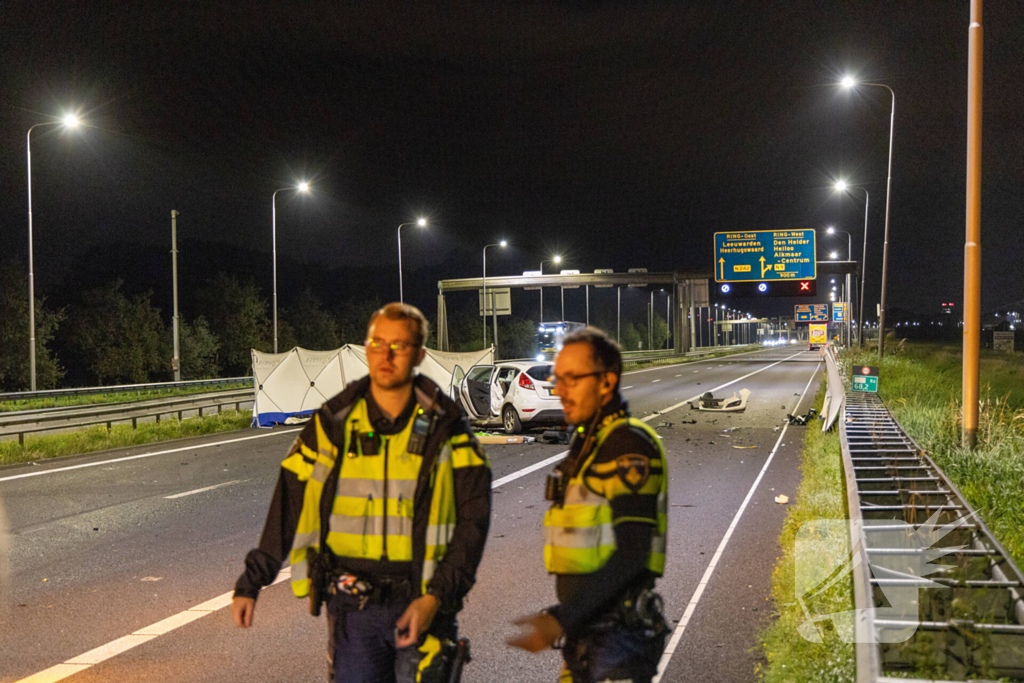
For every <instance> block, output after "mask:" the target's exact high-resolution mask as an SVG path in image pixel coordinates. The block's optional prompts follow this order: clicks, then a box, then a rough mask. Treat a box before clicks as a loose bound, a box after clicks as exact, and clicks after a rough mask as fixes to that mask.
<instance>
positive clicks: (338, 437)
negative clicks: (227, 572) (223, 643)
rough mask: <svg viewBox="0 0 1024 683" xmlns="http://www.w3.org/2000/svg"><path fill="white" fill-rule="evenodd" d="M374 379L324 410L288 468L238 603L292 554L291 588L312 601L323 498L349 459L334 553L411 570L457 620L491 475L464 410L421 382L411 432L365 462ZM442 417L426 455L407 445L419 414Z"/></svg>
mask: <svg viewBox="0 0 1024 683" xmlns="http://www.w3.org/2000/svg"><path fill="white" fill-rule="evenodd" d="M368 391H369V379H368V378H364V379H363V380H361V381H359V382H356V383H354V384H352V385H350V386H349V387H348V388H346V389H345V391H343V392H342V393H340V394H339V395H338V396H335V397H334V398H333V399H331V400H330V401H328V402H327V403H325V404H324V405H323V406H322V407H321V408H320V410H318V411H317V412H316V413H315V414H314V416H313V419H312V420H310V422H309V423H308V424H307V425H306V428H305V429H304V430H303V431H302V433H301V434H300V436H299V438H298V439H296V441H295V443H294V445H293V446H292V449H291V451H290V452H289V454H288V457H287V458H285V460H284V462H283V463H281V472H280V476H279V478H278V486H277V491H276V492H275V494H274V498H273V500H272V502H271V508H270V512H269V513H268V515H267V522H266V526H265V527H264V530H263V535H262V537H261V539H260V545H259V547H258V548H257V549H255V550H253V551H252V552H250V553H249V555H248V556H247V557H246V572H245V573H244V574H243V575H242V576H241V577H240V578H239V580H238V583H237V584H236V586H235V594H236V595H247V596H249V597H256V595H257V594H258V592H259V588H260V587H262V586H265V585H268V584H269V583H271V582H272V581H273V580H274V578H275V576H276V574H277V572H278V570H279V569H280V566H281V564H282V562H283V560H284V558H285V555H286V554H288V555H289V557H290V560H291V563H292V577H291V578H292V590H293V591H294V592H295V595H296V596H298V597H304V596H306V595H308V593H309V578H308V575H307V554H308V551H309V549H310V548H316V549H318V550H319V547H318V546H319V543H320V509H321V506H320V503H321V501H320V497H321V492H322V490H323V485H324V482H325V480H326V479H327V476H328V473H329V472H330V471H331V469H332V467H333V466H334V465H335V462H336V460H338V459H339V458H340V463H339V466H340V469H339V471H338V475H337V476H338V486H337V490H336V493H335V497H334V502H333V506H332V508H331V516H330V520H329V527H328V529H329V531H328V535H327V545H328V547H329V548H330V549H331V551H332V552H333V553H334V555H336V556H337V557H338V558H339V561H340V562H341V563H344V562H345V560H346V559H349V560H350V561H353V564H357V563H358V564H359V566H361V567H366V566H368V565H367V563H370V566H372V564H373V563H376V562H384V561H390V562H407V563H410V566H411V567H412V569H411V576H410V577H409V578H410V579H411V580H413V581H414V582H415V583H416V584H418V585H419V586H420V589H421V591H423V592H427V591H428V589H429V592H430V593H432V594H434V595H435V596H437V598H438V599H439V600H440V602H441V610H442V611H443V612H449V613H454V612H457V611H458V610H459V609H460V608H461V605H462V599H463V597H464V596H465V595H466V593H467V592H469V589H470V588H471V587H472V585H473V582H474V580H475V574H476V568H477V565H478V564H479V562H480V557H481V555H482V553H483V548H484V542H485V540H486V537H487V529H488V525H489V521H490V512H491V473H490V468H489V466H488V463H487V460H486V457H485V456H484V454H483V451H482V450H481V449H480V446H479V444H478V442H477V440H476V438H475V437H474V436H473V433H472V431H471V430H470V428H469V424H468V422H467V421H466V419H465V416H464V415H463V413H462V411H461V409H460V408H459V407H458V406H457V405H456V404H455V403H454V402H453V401H451V400H450V399H449V398H448V397H446V396H444V395H443V393H442V392H441V391H440V390H439V389H438V388H437V385H435V384H434V383H433V382H432V381H430V380H429V379H427V378H426V377H423V376H422V375H420V376H418V377H417V378H416V381H415V384H414V392H415V400H416V407H415V409H414V413H413V417H412V418H410V420H409V422H408V424H407V425H406V426H405V428H404V429H403V430H402V431H401V432H399V433H397V434H392V435H380V434H377V435H375V437H377V438H379V444H380V445H379V450H378V453H377V454H376V455H370V454H364V453H363V451H362V447H361V443H360V440H359V439H358V438H354V437H355V435H357V434H359V433H364V434H366V433H369V432H373V431H374V430H373V426H372V425H371V424H370V420H369V418H368V416H367V411H366V402H365V400H364V396H365V395H366V393H367V392H368ZM420 411H423V413H425V414H426V415H429V414H430V413H432V412H433V413H436V414H437V415H438V420H437V424H436V426H435V428H434V430H433V433H432V436H431V438H430V439H429V441H428V442H427V444H426V447H425V448H424V449H423V454H422V455H414V454H410V453H408V451H407V449H406V447H407V445H408V442H409V438H410V435H411V434H412V431H413V423H414V421H415V418H416V416H417V414H419V413H420Z"/></svg>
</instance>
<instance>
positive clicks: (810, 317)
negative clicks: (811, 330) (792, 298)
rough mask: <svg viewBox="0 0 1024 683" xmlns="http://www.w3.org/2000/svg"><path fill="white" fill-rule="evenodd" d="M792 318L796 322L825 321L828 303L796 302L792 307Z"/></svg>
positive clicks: (826, 320) (826, 319)
mask: <svg viewBox="0 0 1024 683" xmlns="http://www.w3.org/2000/svg"><path fill="white" fill-rule="evenodd" d="M793 319H794V320H795V321H796V322H798V323H827V322H828V304H797V305H795V306H794V307H793Z"/></svg>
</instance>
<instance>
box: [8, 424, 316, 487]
mask: <svg viewBox="0 0 1024 683" xmlns="http://www.w3.org/2000/svg"><path fill="white" fill-rule="evenodd" d="M299 431H302V428H301V427H299V428H298V429H282V430H280V431H277V432H271V433H269V434H256V435H255V436H242V437H239V438H237V439H228V440H227V441H211V442H210V443H201V444H198V445H195V446H183V447H181V448H169V449H167V450H165V451H153V452H151V453H139V454H138V455H126V456H124V457H123V458H112V459H110V460H100V461H98V462H86V463H82V464H81V465H68V466H67V467H55V468H53V469H51V470H39V471H38V472H26V473H25V474H13V475H11V476H9V477H0V481H11V480H13V479H25V478H26V477H41V476H43V475H44V474H53V473H55V472H70V471H71V470H80V469H82V468H84V467H99V466H100V465H110V464H113V463H115V462H126V461H128V460H138V459H139V458H152V457H153V456H156V455H166V454H168V453H180V452H182V451H197V450H199V449H201V448H212V447H214V446H225V445H227V444H229V443H239V442H240V441H251V440H252V439H265V438H267V437H268V436H278V435H279V434H293V433H295V432H299Z"/></svg>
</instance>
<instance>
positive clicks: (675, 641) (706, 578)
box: [651, 363, 821, 683]
mask: <svg viewBox="0 0 1024 683" xmlns="http://www.w3.org/2000/svg"><path fill="white" fill-rule="evenodd" d="M820 369H821V363H818V364H817V365H815V366H814V372H813V373H812V374H811V378H810V379H809V380H807V386H805V387H804V391H803V393H802V394H800V398H799V400H797V402H796V406H794V408H793V412H794V413H795V412H796V411H797V410H798V409H799V407H800V404H801V403H803V400H804V396H806V395H807V390H808V389H810V388H811V382H813V381H814V378H815V377H817V375H818V370H820ZM787 429H789V423H786V425H785V426H783V428H782V431H781V432H780V433H779V438H778V440H777V441H776V442H775V447H774V448H772V452H771V453H770V454H769V455H768V459H767V460H765V461H764V467H762V468H761V471H760V472H759V473H758V475H757V479H755V480H754V483H753V484H751V485H750V490H749V491H747V496H746V498H744V499H743V503H742V504H741V505H740V509H739V510H737V511H736V514H735V515H734V516H733V518H732V523H731V524H730V525H729V529H728V530H727V531H726V532H725V536H723V537H722V541H721V543H719V544H718V550H716V551H715V555H714V557H712V558H711V563H710V564H709V565H708V567H707V569H705V570H704V575H703V576H702V577H701V578H700V583H699V584H697V590H696V591H694V593H693V597H692V598H690V602H689V604H688V605H687V606H686V611H685V612H683V618H682V619H680V620H679V624H678V625H677V626H676V630H675V631H674V632H673V633H672V638H671V639H670V640H669V641H668V645H667V646H666V647H665V651H664V652H663V653H662V654H661V660H660V661H659V662H658V675H657V676H655V677H654V678H653V679H652V680H651V683H660V681H661V676H662V674H664V673H665V669H666V668H667V667H668V663H669V661H670V660H671V659H672V655H673V654H674V653H675V651H676V647H677V646H678V645H679V641H680V640H681V639H682V637H683V632H684V631H685V630H686V626H687V624H689V623H690V619H691V618H692V617H693V612H694V610H696V609H697V603H698V602H700V598H701V596H702V595H704V589H705V588H707V585H708V583H710V581H711V575H712V574H714V573H715V569H716V568H717V567H718V560H719V559H720V558H721V557H722V553H724V552H725V547H726V546H727V545H728V544H729V539H730V538H732V532H733V531H735V530H736V526H737V525H738V524H739V522H740V517H742V516H743V511H744V510H746V509H747V504H748V503H750V499H751V498H753V497H754V492H755V491H756V490H757V485H758V484H760V483H761V479H763V478H764V473H765V472H767V471H768V466H769V465H771V464H772V460H773V459H774V458H775V453H777V452H778V450H779V444H781V443H782V439H783V437H785V436H786V430H787Z"/></svg>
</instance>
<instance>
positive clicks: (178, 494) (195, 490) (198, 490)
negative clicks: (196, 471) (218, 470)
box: [164, 479, 249, 500]
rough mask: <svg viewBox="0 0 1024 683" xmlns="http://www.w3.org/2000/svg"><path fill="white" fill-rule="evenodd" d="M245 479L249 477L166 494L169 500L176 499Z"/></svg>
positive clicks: (237, 482)
mask: <svg viewBox="0 0 1024 683" xmlns="http://www.w3.org/2000/svg"><path fill="white" fill-rule="evenodd" d="M243 481H249V480H248V479H232V480H231V481H225V482H223V483H221V484H214V485H213V486H204V487H203V488H201V489H193V490H191V491H185V492H184V493H175V494H174V495H173V496H164V498H166V499H167V500H174V499H175V498H184V497H185V496H191V495H192V494H194V493H204V492H206V491H212V490H214V489H219V488H220V487H221V486H231V485H232V484H239V483H241V482H243Z"/></svg>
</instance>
